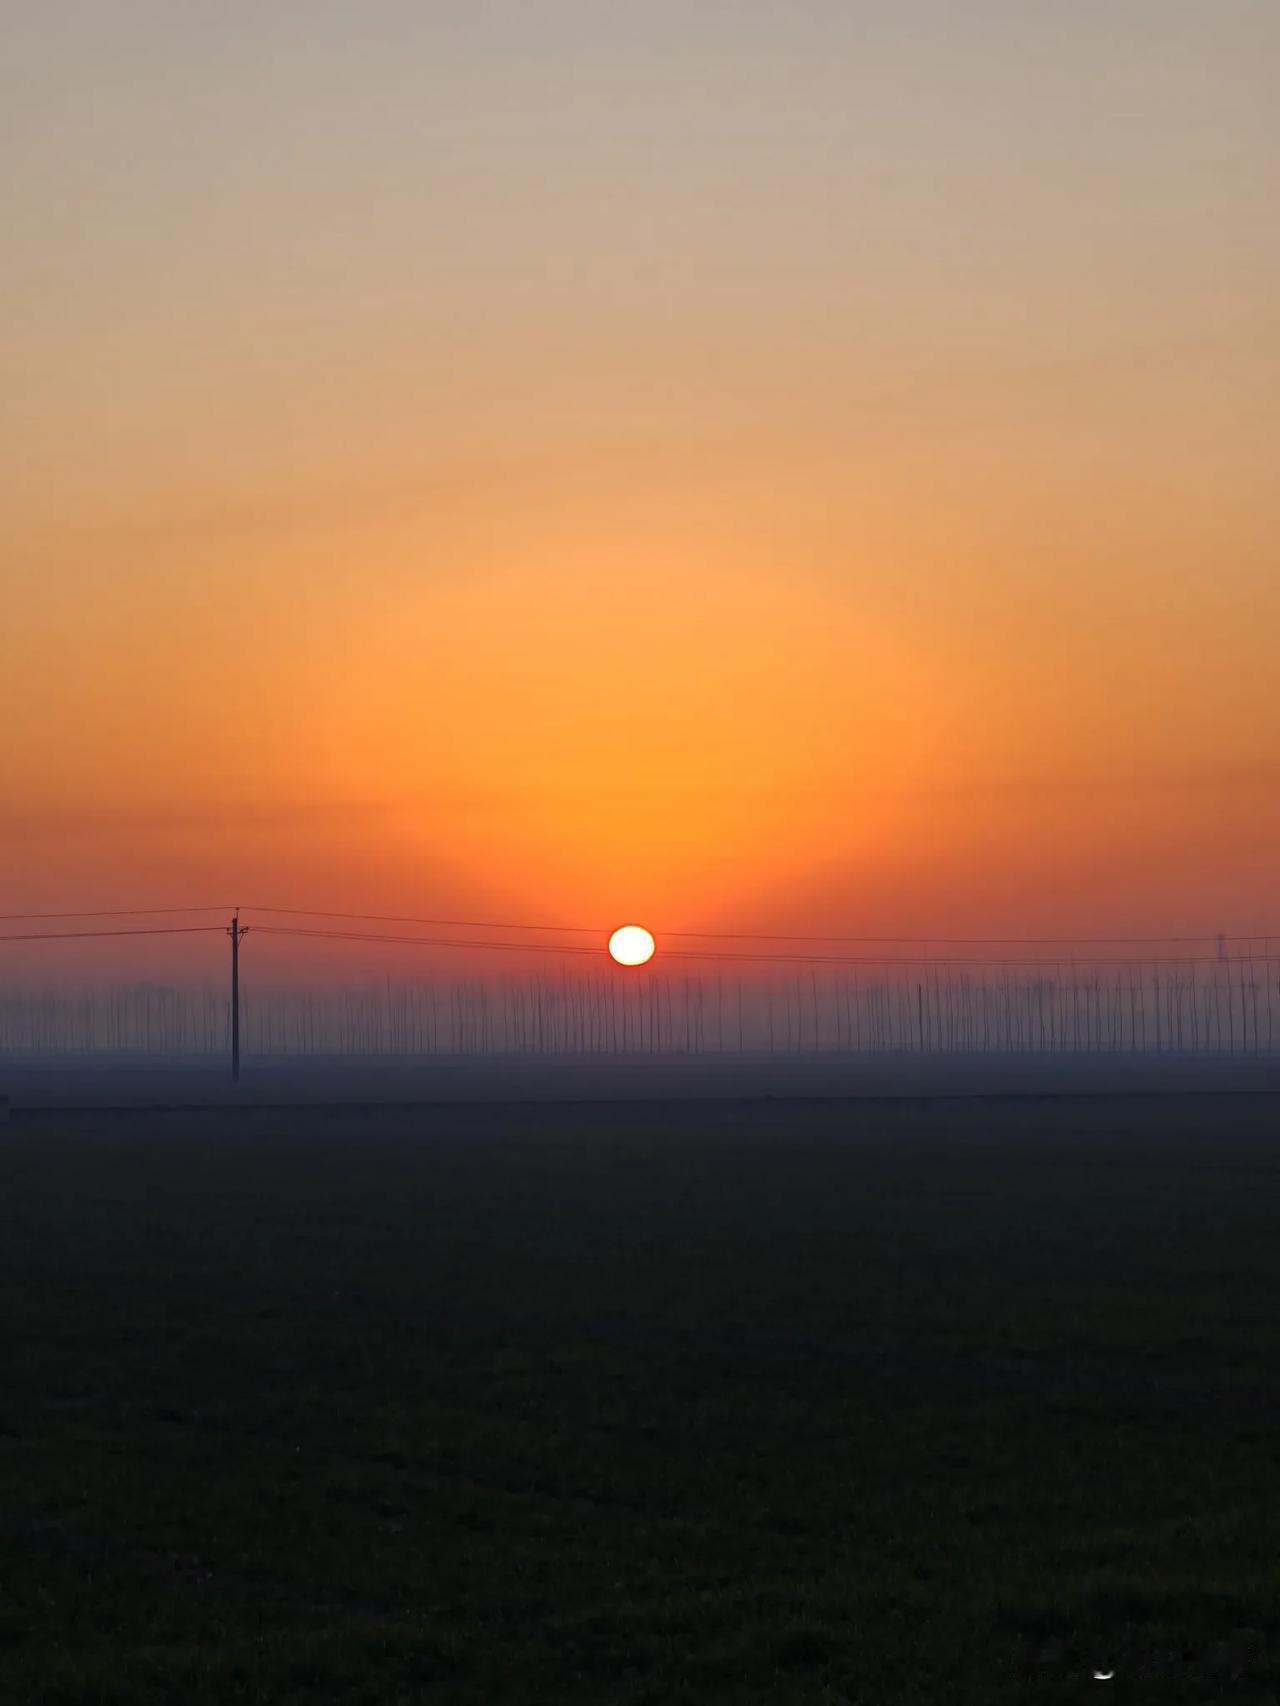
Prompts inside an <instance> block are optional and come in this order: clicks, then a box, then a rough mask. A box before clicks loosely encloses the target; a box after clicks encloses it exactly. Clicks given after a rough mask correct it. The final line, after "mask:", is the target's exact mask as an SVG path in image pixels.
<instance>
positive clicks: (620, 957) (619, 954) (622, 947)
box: [609, 924, 657, 966]
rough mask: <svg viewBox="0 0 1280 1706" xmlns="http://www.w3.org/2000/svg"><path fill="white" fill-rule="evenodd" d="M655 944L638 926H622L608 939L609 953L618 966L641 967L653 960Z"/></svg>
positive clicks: (647, 933)
mask: <svg viewBox="0 0 1280 1706" xmlns="http://www.w3.org/2000/svg"><path fill="white" fill-rule="evenodd" d="M656 946H657V944H656V943H655V942H654V939H653V937H652V936H651V935H650V934H649V932H648V931H647V930H645V929H643V928H642V927H641V926H640V925H639V924H624V925H622V927H621V928H620V929H618V930H615V931H614V933H613V935H612V936H610V938H609V952H610V953H611V954H612V955H613V957H614V959H615V960H617V962H618V964H619V965H620V966H642V965H644V964H645V963H646V962H647V961H649V960H651V959H652V958H653V951H654V948H655V947H656Z"/></svg>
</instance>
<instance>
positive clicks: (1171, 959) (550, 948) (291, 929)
mask: <svg viewBox="0 0 1280 1706" xmlns="http://www.w3.org/2000/svg"><path fill="white" fill-rule="evenodd" d="M255 934H257V935H259V936H288V937H301V938H304V939H309V940H318V941H326V942H369V943H383V944H387V945H390V946H393V947H415V948H489V949H497V950H500V951H503V952H508V953H518V954H531V953H532V954H574V955H585V956H587V957H588V958H591V959H604V958H606V957H607V955H606V952H605V950H604V949H603V948H580V947H577V946H573V945H569V944H555V943H545V942H485V941H476V940H473V939H470V938H462V937H448V936H403V935H396V936H393V935H386V934H382V933H379V932H373V931H355V930H308V929H305V928H302V927H297V926H291V925H270V924H266V925H258V926H256V927H255ZM662 957H663V958H665V959H675V960H711V961H736V962H743V961H749V962H751V963H753V964H757V965H847V966H879V967H888V966H922V967H929V966H1023V967H1032V968H1035V969H1041V968H1043V967H1044V966H1046V965H1055V966H1087V967H1101V966H1120V967H1126V966H1127V967H1134V966H1144V965H1171V966H1172V965H1216V964H1218V963H1220V962H1219V961H1218V960H1217V959H1216V957H1215V956H1214V955H1210V954H1206V955H1177V956H1164V955H1125V956H1123V957H1115V956H1106V957H1103V958H1098V957H1096V956H1092V955H1090V956H1085V957H1071V958H1061V957H1055V958H1052V959H1049V960H1045V959H1043V958H1040V959H1032V958H1029V957H1027V956H1019V957H1009V956H1005V957H1000V956H995V955H953V956H945V957H936V956H929V955H924V954H908V955H888V954H865V955H855V954H772V953H759V954H753V953H741V952H729V951H726V950H723V949H714V948H708V949H704V950H702V951H700V952H699V951H696V950H690V949H682V948H672V949H670V950H668V951H667V952H666V953H665V954H664V955H662ZM1267 957H1268V958H1269V957H1270V956H1267Z"/></svg>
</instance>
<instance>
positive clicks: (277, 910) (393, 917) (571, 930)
mask: <svg viewBox="0 0 1280 1706" xmlns="http://www.w3.org/2000/svg"><path fill="white" fill-rule="evenodd" d="M240 910H241V911H242V912H246V913H247V912H268V913H273V914H275V915H277V916H279V917H284V918H349V919H355V920H356V921H357V922H359V921H364V922H366V923H369V924H427V925H434V926H437V927H438V928H440V929H449V930H549V931H553V932H559V933H561V934H563V935H566V936H607V935H608V934H609V932H608V930H606V929H597V928H596V927H595V926H594V925H591V924H510V923H506V924H504V923H499V922H497V921H495V920H494V919H491V918H415V917H413V916H412V915H410V914H406V913H396V912H321V911H318V910H316V909H315V908H314V907H307V906H242V907H241V909H240ZM264 928H265V926H264Z"/></svg>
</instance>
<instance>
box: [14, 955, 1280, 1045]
mask: <svg viewBox="0 0 1280 1706" xmlns="http://www.w3.org/2000/svg"><path fill="white" fill-rule="evenodd" d="M1278 976H1280V964H1278V963H1277V962H1276V961H1274V960H1273V961H1254V962H1249V963H1247V964H1245V963H1242V964H1234V965H1225V966H1223V967H1222V968H1221V969H1215V970H1214V971H1213V972H1212V973H1210V974H1207V975H1206V974H1200V975H1182V974H1180V973H1179V972H1178V971H1176V970H1172V969H1170V968H1165V969H1163V970H1162V969H1160V968H1151V969H1146V970H1141V971H1138V970H1135V971H1132V972H1126V973H1124V974H1118V973H1116V972H1108V973H1104V972H1102V971H1097V972H1094V973H1092V974H1090V975H1086V976H1080V975H1071V976H1066V977H1063V976H1059V975H1052V974H1049V973H1044V974H1041V975H1036V976H1027V975H1003V974H1000V975H995V974H986V975H974V974H964V975H960V976H944V975H941V974H938V973H933V974H930V975H927V976H912V977H907V976H903V977H898V978H880V979H875V980H873V979H868V978H863V979H851V978H833V977H829V976H828V977H823V976H821V975H819V974H816V973H813V972H807V973H804V974H803V975H801V976H800V977H798V978H795V979H794V980H787V981H773V982H768V983H754V984H752V983H746V982H743V981H740V980H737V979H725V978H714V979H707V978H696V977H693V978H691V977H669V976H663V975H659V974H656V973H655V974H652V975H646V976H643V977H640V978H635V979H631V978H626V977H619V976H618V975H616V974H615V975H610V976H607V977H603V978H569V977H567V976H566V977H562V978H559V979H554V978H546V979H536V980H522V981H510V980H506V981H504V980H489V981H455V982H448V983H436V982H417V983H392V982H390V981H388V982H385V983H376V984H368V985H364V986H361V987H359V988H349V989H338V990H320V989H310V990H289V989H280V990H259V991H255V992H253V993H252V994H246V995H244V996H243V997H242V1001H241V1040H242V1047H243V1048H244V1050H245V1051H246V1052H247V1053H252V1054H255V1055H258V1056H307V1055H326V1056H332V1055H339V1056H370V1055H444V1054H451V1055H456V1054H464V1055H476V1054H541V1055H616V1054H655V1055H658V1054H661V1055H672V1054H691V1055H713V1054H754V1055H759V1054H766V1055H767V1054H775V1055H776V1054H782V1055H788V1054H790V1055H797V1054H805V1053H812V1054H827V1053H857V1054H864V1053H879V1052H910V1051H918V1052H924V1053H938V1052H965V1053H1002V1054H1005V1053H1106V1052H1111V1053H1116V1052H1124V1051H1129V1052H1139V1051H1141V1052H1148V1051H1155V1052H1167V1053H1183V1054H1200V1053H1229V1054H1241V1053H1245V1054H1261V1053H1269V1052H1274V1051H1276V1050H1278V1049H1280V981H1278ZM229 1032H230V1015H229V1009H228V1002H227V998H226V996H225V994H224V993H222V992H221V991H215V990H209V989H195V990H192V989H180V988H167V987H163V986H156V985H140V986H136V987H131V988H116V989H106V990H103V989H99V990H90V991H84V992H80V993H77V994H66V993H46V994H17V993H15V994H10V995H8V996H0V1054H5V1055H8V1056H11V1057H14V1056H41V1055H60V1056H69V1055H90V1054H129V1055H135V1054H141V1055H163V1056H169V1057H186V1056H200V1055H206V1054H207V1055H214V1054H221V1053H223V1052H225V1050H226V1049H227V1047H228V1044H229Z"/></svg>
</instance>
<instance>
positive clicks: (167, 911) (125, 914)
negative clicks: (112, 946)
mask: <svg viewBox="0 0 1280 1706" xmlns="http://www.w3.org/2000/svg"><path fill="white" fill-rule="evenodd" d="M233 910H234V908H233V907H230V906H115V907H100V908H99V909H98V911H96V912H0V922H2V923H5V924H10V923H16V922H19V921H23V920H27V919H30V920H31V921H32V922H34V921H35V920H37V919H42V918H160V917H164V916H165V915H169V916H172V915H173V914H174V913H178V912H231V911H233Z"/></svg>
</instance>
